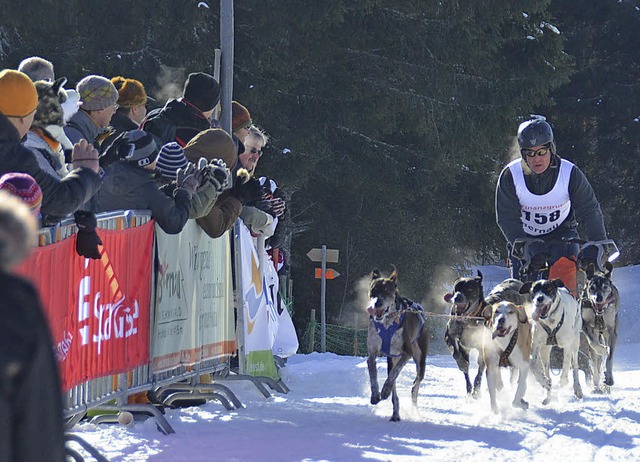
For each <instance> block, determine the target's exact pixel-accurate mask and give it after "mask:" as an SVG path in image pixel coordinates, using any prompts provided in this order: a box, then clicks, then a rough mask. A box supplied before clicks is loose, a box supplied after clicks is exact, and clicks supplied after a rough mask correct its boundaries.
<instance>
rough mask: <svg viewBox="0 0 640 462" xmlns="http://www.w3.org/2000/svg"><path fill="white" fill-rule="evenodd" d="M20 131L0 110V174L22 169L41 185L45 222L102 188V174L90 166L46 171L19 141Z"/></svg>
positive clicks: (73, 210)
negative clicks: (63, 174) (65, 172)
mask: <svg viewBox="0 0 640 462" xmlns="http://www.w3.org/2000/svg"><path fill="white" fill-rule="evenodd" d="M19 136H20V134H19V133H18V130H17V129H16V128H15V127H14V126H13V124H12V123H11V122H9V120H8V119H7V118H6V117H5V116H3V115H2V114H0V175H4V174H5V173H9V172H21V173H28V174H29V175H31V176H32V177H33V178H34V179H35V180H36V182H37V183H38V185H40V188H41V189H42V210H41V213H42V216H43V220H44V222H45V224H47V223H54V222H56V221H59V219H60V218H61V217H65V216H67V215H68V214H70V213H73V212H75V211H76V210H78V208H79V207H80V206H81V205H82V204H84V203H85V202H87V201H88V200H89V199H91V196H93V194H94V193H95V192H96V191H97V190H98V189H99V188H100V177H99V176H98V174H97V173H96V172H94V171H93V170H91V169H89V168H79V169H76V170H74V171H72V172H71V173H69V175H67V176H66V177H65V178H63V179H60V178H59V177H58V176H55V175H51V174H49V173H47V171H46V170H44V169H43V168H42V167H40V165H38V161H37V159H36V156H35V155H34V153H33V152H32V151H31V150H30V149H27V148H26V147H24V146H23V145H22V144H20V138H19Z"/></svg>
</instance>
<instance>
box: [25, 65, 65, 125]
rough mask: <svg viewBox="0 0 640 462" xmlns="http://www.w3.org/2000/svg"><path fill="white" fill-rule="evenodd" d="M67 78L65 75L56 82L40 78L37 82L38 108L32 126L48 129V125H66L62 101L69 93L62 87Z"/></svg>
mask: <svg viewBox="0 0 640 462" xmlns="http://www.w3.org/2000/svg"><path fill="white" fill-rule="evenodd" d="M66 81H67V79H65V78H64V77H63V78H61V79H58V80H56V81H55V82H46V81H44V80H39V81H37V82H36V83H35V86H36V90H37V92H38V108H37V109H36V116H35V118H34V119H33V124H32V125H31V126H32V127H35V128H41V129H46V127H47V126H48V125H59V126H61V127H62V126H64V123H65V122H64V111H63V109H62V103H63V102H64V101H66V99H67V95H66V93H65V91H64V89H63V88H62V86H63V85H64V84H65V83H66Z"/></svg>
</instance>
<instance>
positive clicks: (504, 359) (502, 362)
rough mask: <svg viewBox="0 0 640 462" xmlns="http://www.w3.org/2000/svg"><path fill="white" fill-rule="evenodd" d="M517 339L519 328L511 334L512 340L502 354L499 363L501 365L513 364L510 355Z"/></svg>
mask: <svg viewBox="0 0 640 462" xmlns="http://www.w3.org/2000/svg"><path fill="white" fill-rule="evenodd" d="M517 341H518V329H516V330H515V332H514V333H513V335H512V336H511V341H510V342H509V345H507V348H506V349H505V350H504V351H503V352H502V354H501V355H500V362H499V363H498V365H499V366H500V367H508V366H511V363H510V362H509V355H510V354H511V353H512V352H513V349H514V348H515V347H516V342H517Z"/></svg>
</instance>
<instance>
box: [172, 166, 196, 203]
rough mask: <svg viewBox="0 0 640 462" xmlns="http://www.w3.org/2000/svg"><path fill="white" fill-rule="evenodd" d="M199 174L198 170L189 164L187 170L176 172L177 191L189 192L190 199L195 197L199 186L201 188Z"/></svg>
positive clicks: (180, 169) (182, 169) (181, 169)
mask: <svg viewBox="0 0 640 462" xmlns="http://www.w3.org/2000/svg"><path fill="white" fill-rule="evenodd" d="M197 172H198V169H197V168H196V166H195V165H193V164H191V163H189V165H187V166H186V167H185V168H179V169H178V171H177V172H176V186H177V189H184V190H185V191H187V192H188V193H189V199H191V197H193V194H194V193H195V192H196V190H197V189H198V186H200V184H199V183H198V177H197Z"/></svg>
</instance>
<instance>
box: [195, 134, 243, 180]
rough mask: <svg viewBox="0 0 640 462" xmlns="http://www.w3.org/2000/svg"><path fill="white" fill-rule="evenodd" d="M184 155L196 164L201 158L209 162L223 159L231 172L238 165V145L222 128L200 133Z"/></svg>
mask: <svg viewBox="0 0 640 462" xmlns="http://www.w3.org/2000/svg"><path fill="white" fill-rule="evenodd" d="M184 155H185V156H186V158H187V160H190V161H191V162H194V163H196V162H198V160H199V159H200V158H201V157H204V158H205V159H207V161H209V162H210V161H211V160H212V159H222V160H223V161H224V163H225V164H227V167H229V170H233V169H234V168H235V167H236V164H237V163H238V154H237V151H236V145H235V143H234V142H233V140H232V139H231V137H230V136H229V134H228V133H227V132H225V131H224V130H222V129H221V128H210V129H208V130H204V131H202V132H200V133H198V134H197V135H196V136H195V137H193V138H192V139H191V141H189V142H188V143H187V145H186V146H185V147H184Z"/></svg>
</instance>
